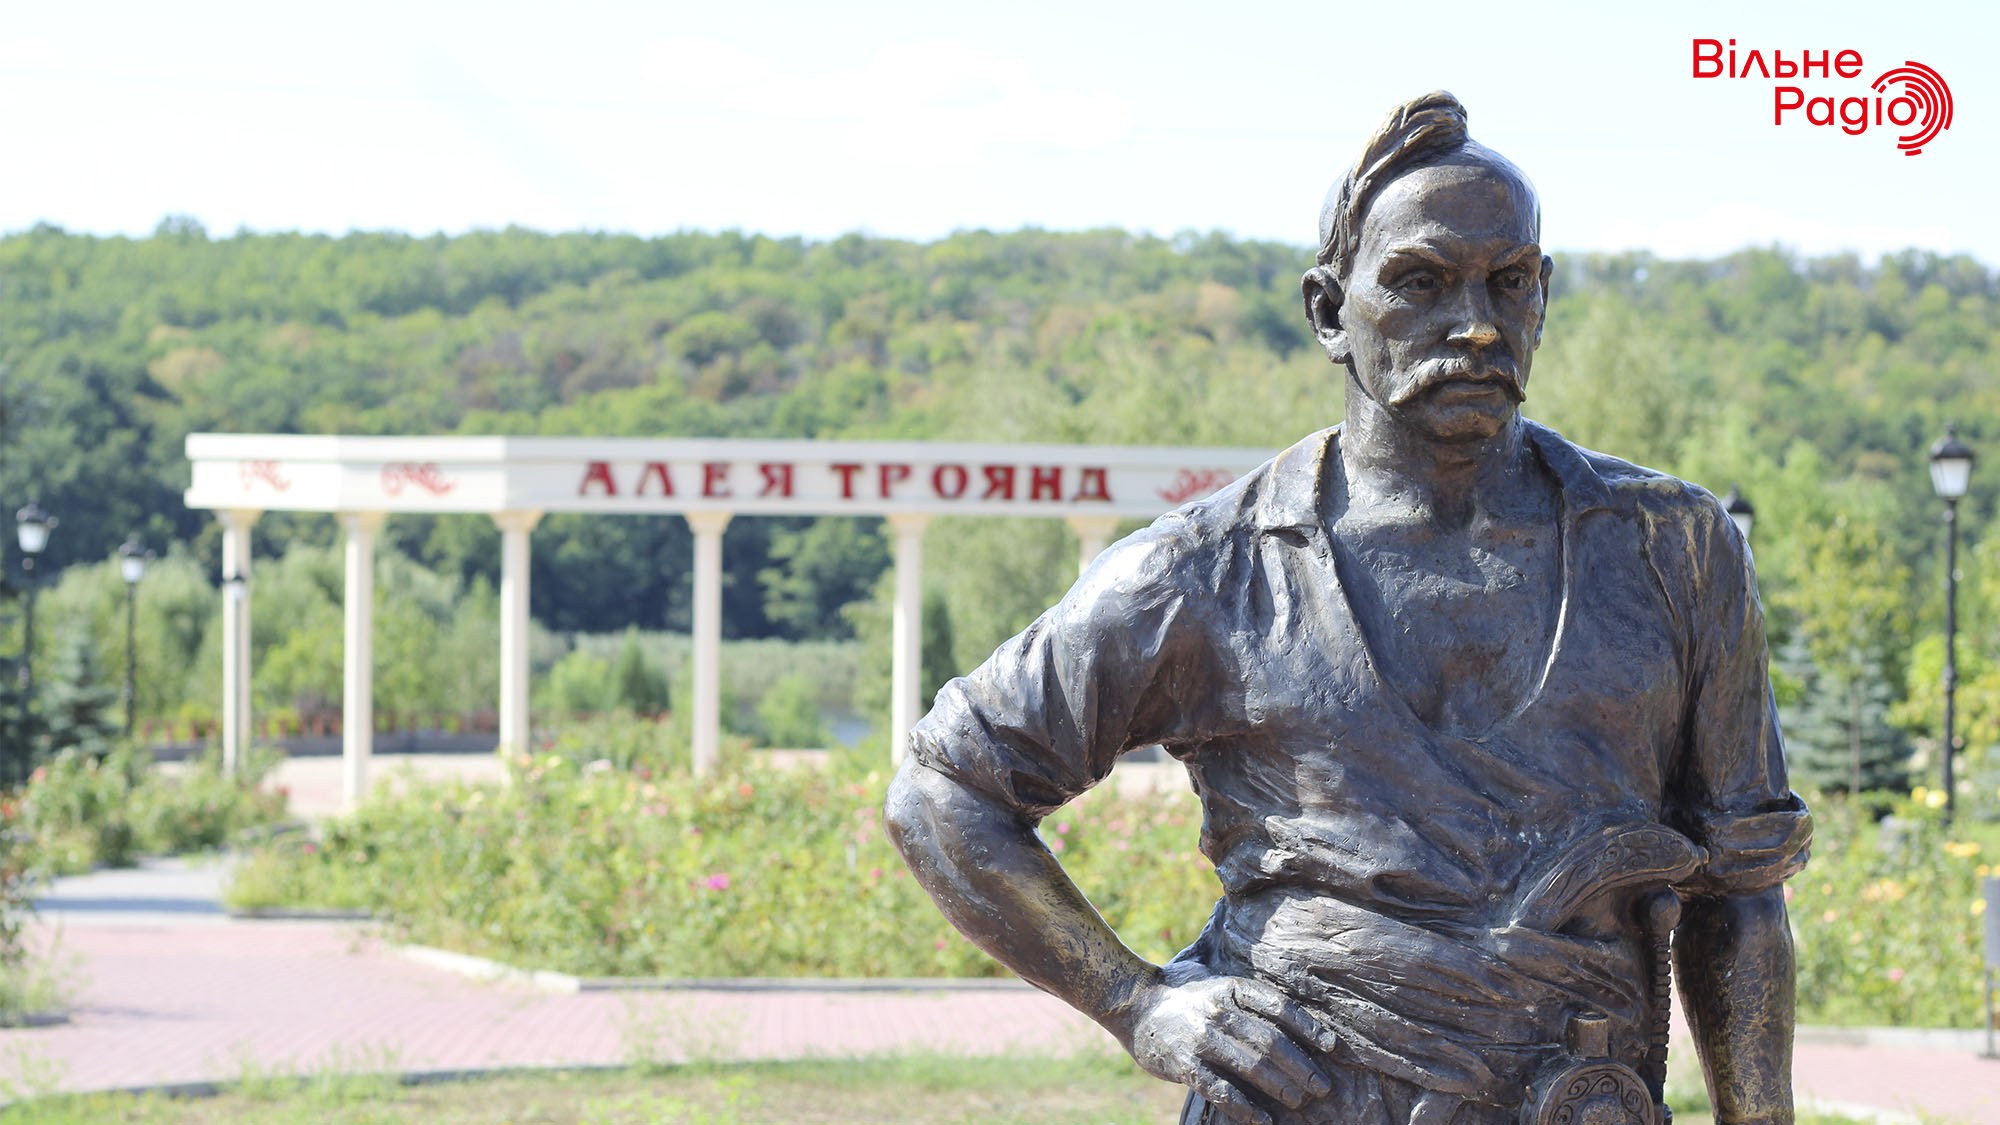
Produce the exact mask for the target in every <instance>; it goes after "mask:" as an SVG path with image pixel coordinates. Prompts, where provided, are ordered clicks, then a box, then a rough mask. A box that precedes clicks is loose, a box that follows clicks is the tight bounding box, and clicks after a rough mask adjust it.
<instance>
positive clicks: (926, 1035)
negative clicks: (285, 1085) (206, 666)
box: [0, 862, 2000, 1125]
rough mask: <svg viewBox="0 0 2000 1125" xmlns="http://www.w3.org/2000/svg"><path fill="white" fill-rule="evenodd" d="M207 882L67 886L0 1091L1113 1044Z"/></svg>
mask: <svg viewBox="0 0 2000 1125" xmlns="http://www.w3.org/2000/svg"><path fill="white" fill-rule="evenodd" d="M217 879H218V872H217V871H215V870H214V869H212V868H210V869H201V868H189V867H187V866H185V865H181V864H176V863H171V862H165V863H154V864H151V865H149V866H148V867H147V868H146V869H144V870H141V871H138V872H101V873H98V874H95V875H91V876H85V877H82V878H79V879H72V880H62V881H60V882H59V883H58V884H57V886H56V887H55V888H54V889H53V891H52V892H51V893H50V894H49V895H48V896H47V897H46V898H45V899H44V900H43V903H42V906H43V921H42V922H41V923H40V924H39V925H38V926H37V933H38V934H40V935H42V936H44V937H46V936H48V935H51V934H57V935H59V938H60V948H61V950H62V951H63V955H64V956H66V957H70V958H73V959H74V960H75V962H76V968H77V971H78V972H79V973H80V975H81V978H82V983H81V988H80V990H79V994H78V998H77V1001H76V1003H75V1006H74V1008H73V1010H72V1014H71V1019H70V1022H68V1023H67V1024H63V1025H58V1026H53V1027H42V1028H24V1029H14V1030H4V1031H0V1093H5V1094H6V1095H7V1096H8V1097H18V1096H22V1095H24V1094H34V1093H42V1092H56V1091H82V1090H99V1089H111V1088H123V1087H133V1086H148V1085H172V1084H181V1083H196V1082H208V1081H226V1080H230V1079H236V1078H242V1077H246V1076H253V1075H260V1074H270V1073H292V1072H308V1071H317V1070H327V1069H341V1070H361V1071H379V1070H402V1071H417V1070H459V1069H484V1068H495V1067H513V1066H586V1065H618V1064H622V1063H628V1062H633V1061H641V1060H651V1061H663V1062H664V1061H681V1060H687V1059H737V1058H760V1059H775V1058H799V1057H805V1056H810V1055H829V1054H830V1055H848V1054H860V1053H871V1052H881V1051H897V1050H909V1049H924V1050H943V1051H959V1052H965V1053H987V1052H994V1051H1002V1050H1036V1051H1046V1050H1068V1049H1074V1048H1076V1047H1079V1046H1083V1045H1087V1044H1102V1043H1105V1042H1107V1039H1106V1037H1105V1036H1104V1035H1103V1034H1102V1033H1101V1032H1100V1031H1098V1030H1097V1029H1096V1028H1095V1027H1094V1026H1092V1025H1091V1024H1090V1023H1089V1022H1088V1021H1086V1020H1084V1019H1083V1018H1082V1017H1080V1016H1078V1015H1076V1014H1075V1013H1074V1012H1071V1011H1070V1010H1069V1009H1068V1008H1066V1007H1064V1006H1063V1005H1062V1004H1060V1003H1058V1002H1057V1001H1054V1000H1052V999H1050V998H1048V997H1046V996H1043V995H1042V994H1041V993H1038V992H1034V991H1032V990H1028V989H1022V990H1018V991H1016V990H984V991H976V992H954V991H944V990H933V991H912V992H862V993H856V992H830V991H814V990H810V989H799V990H774V991H750V992H744V991H685V992H664V993H661V992H653V993H604V992H582V993H573V994H554V993H548V992H542V991H537V990H535V989H532V988H530V987H527V986H524V985H521V984H514V983H504V982H481V981H476V980H472V979H470V978H467V977H463V976H459V975H455V974H452V973H447V972H443V971H440V970H438V969H435V968H431V967H428V966H425V965H421V964H417V963H414V962H412V961H410V960H407V959H405V958H402V957H398V956H396V955H394V954H393V953H391V952H390V951H388V950H385V949H384V948H383V947H382V946H381V944H380V943H379V942H378V941H377V940H376V939H374V938H372V937H370V936H369V935H368V933H367V930H366V928H365V927H362V926H359V925H355V924H352V923H338V922H242V921H234V920H231V919H228V918H227V917H226V916H224V915H222V914H221V912H220V911H219V909H217V907H216V905H215V900H214V889H215V885H216V882H217ZM1681 1049H1682V1050H1685V1049H1686V1048H1685V1045H1683V1046H1682V1048H1681ZM1794 1077H1795V1082H1796V1085H1797V1088H1798V1091H1799V1093H1800V1095H1801V1096H1802V1097H1810V1098H1814V1099H1817V1100H1819V1101H1822V1102H1826V1103H1833V1104H1838V1105H1842V1106H1873V1107H1879V1108H1881V1109H1884V1110H1890V1111H1904V1112H1909V1111H1916V1110H1922V1111H1924V1112H1927V1113H1930V1114H1935V1115H1942V1116H1944V1117H1945V1118H1947V1119H1949V1120H1955V1121H1965V1122H1977V1123H1992V1125H2000V1061H1995V1060H1986V1059H1981V1058H1979V1057H1977V1056H1976V1055H1975V1054H1973V1053H1972V1052H1971V1051H1967V1050H1936V1049H1923V1048H1897V1047H1882V1046H1839V1045H1820V1044H1810V1043H1802V1044H1801V1045H1800V1047H1799V1049H1798V1053H1797V1061H1796V1064H1795V1070H1794Z"/></svg>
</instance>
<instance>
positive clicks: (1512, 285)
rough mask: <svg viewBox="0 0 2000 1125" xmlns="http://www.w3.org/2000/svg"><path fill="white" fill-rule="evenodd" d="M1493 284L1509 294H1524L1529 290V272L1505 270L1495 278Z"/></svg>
mask: <svg viewBox="0 0 2000 1125" xmlns="http://www.w3.org/2000/svg"><path fill="white" fill-rule="evenodd" d="M1493 284H1495V285H1497V286H1499V287H1500V288H1502V289H1505V290H1507V291H1509V292H1514V293H1519V292H1522V291H1523V290H1525V289H1527V288H1528V284H1529V283H1528V271H1526V270H1504V271H1502V272H1501V273H1500V274H1499V275H1497V276H1496V277H1494V279H1493Z"/></svg>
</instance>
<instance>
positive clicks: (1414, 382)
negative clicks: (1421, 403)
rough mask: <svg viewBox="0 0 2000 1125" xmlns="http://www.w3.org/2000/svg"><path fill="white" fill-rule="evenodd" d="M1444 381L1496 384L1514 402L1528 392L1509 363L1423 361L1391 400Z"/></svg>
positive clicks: (1406, 397)
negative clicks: (1411, 377)
mask: <svg viewBox="0 0 2000 1125" xmlns="http://www.w3.org/2000/svg"><path fill="white" fill-rule="evenodd" d="M1446 383H1479V384H1490V385H1492V386H1496V387H1499V388H1500V389H1501V390H1502V391H1504V392H1505V393H1506V395H1507V397H1508V398H1510V399H1513V400H1514V401H1515V402H1516V403H1520V402H1524V401H1526V399H1527V397H1528V395H1527V392H1526V391H1525V390H1523V389H1522V388H1521V379H1520V376H1519V375H1518V374H1517V373H1516V372H1515V370H1514V365H1513V364H1511V363H1493V362H1490V361H1487V362H1481V363H1465V362H1463V361H1450V360H1447V361H1436V362H1432V363H1426V364H1424V365H1423V366H1421V367H1419V368H1418V369H1417V373H1416V377H1415V378H1413V379H1411V380H1410V382H1409V383H1408V384H1407V385H1406V386H1405V387H1404V388H1403V390H1402V392H1401V393H1399V394H1398V395H1396V397H1395V398H1394V399H1393V400H1392V402H1393V403H1394V404H1396V405H1399V406H1400V405H1402V404H1404V403H1407V402H1410V401H1411V400H1413V399H1416V398H1418V397H1420V396H1422V395H1425V394H1428V393H1429V392H1431V391H1433V390H1435V389H1437V388H1438V387H1440V386H1442V385H1444V384H1446Z"/></svg>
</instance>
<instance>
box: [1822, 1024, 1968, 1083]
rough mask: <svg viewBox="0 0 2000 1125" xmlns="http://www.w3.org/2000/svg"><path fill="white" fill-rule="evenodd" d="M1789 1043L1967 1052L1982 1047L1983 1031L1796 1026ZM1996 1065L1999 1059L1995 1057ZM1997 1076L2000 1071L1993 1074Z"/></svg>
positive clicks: (1947, 1028)
mask: <svg viewBox="0 0 2000 1125" xmlns="http://www.w3.org/2000/svg"><path fill="white" fill-rule="evenodd" d="M1792 1038H1793V1042H1797V1043H1810V1044H1812V1045H1813V1046H1815V1047H1893V1048H1897V1049H1899V1050H1916V1051H1958V1052H1963V1053H1965V1054H1968V1055H1977V1054H1981V1053H1983V1052H1984V1051H1985V1050H1986V1033H1985V1032H1984V1031H1969V1030H1965V1029H1962V1028H1951V1027H1800V1028H1799V1029H1798V1030H1797V1031H1796V1032H1794V1033H1793V1037H1792ZM1995 1065H1996V1067H2000V1060H1996V1063H1995ZM1995 1077H1996V1078H2000V1074H1996V1075H1995Z"/></svg>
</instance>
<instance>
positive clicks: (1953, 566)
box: [1930, 426, 1972, 825]
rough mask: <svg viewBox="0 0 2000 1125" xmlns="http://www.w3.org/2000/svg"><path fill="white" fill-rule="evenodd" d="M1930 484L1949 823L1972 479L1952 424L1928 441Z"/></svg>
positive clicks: (1968, 454) (1954, 797)
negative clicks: (1961, 509)
mask: <svg viewBox="0 0 2000 1125" xmlns="http://www.w3.org/2000/svg"><path fill="white" fill-rule="evenodd" d="M1930 458H1931V487H1932V488H1933V489H1935V490H1936V491H1937V494H1938V498H1939V499H1941V500H1943V501H1944V526H1945V550H1944V822H1945V823H1946V824H1947V825H1949V824H1950V823H1951V818H1952V813H1953V812H1954V811H1956V806H1957V802H1958V792H1957V786H1956V785H1955V784H1954V782H1953V778H1952V773H1951V764H1952V754H1953V752H1954V751H1955V750H1956V749H1957V747H1956V746H1955V745H1954V744H1953V743H1954V740H1955V732H1954V731H1953V730H1952V720H1953V717H1954V716H1953V705H1954V704H1955V702H1956V696H1957V693H1958V501H1959V499H1960V498H1961V497H1963V496H1964V495H1965V490H1966V487H1967V486H1968V485H1969V484H1970V483H1971V481H1972V449H1971V448H1970V447H1968V446H1967V445H1966V444H1965V443H1964V442H1962V441H1960V440H1958V434H1957V433H1956V432H1954V430H1953V428H1952V427H1951V426H1946V427H1945V428H1944V436H1943V437H1941V438H1939V439H1937V441H1935V442H1933V443H1932V444H1931V453H1930Z"/></svg>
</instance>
